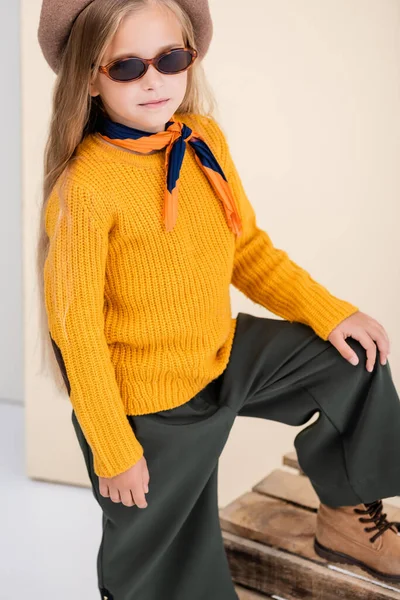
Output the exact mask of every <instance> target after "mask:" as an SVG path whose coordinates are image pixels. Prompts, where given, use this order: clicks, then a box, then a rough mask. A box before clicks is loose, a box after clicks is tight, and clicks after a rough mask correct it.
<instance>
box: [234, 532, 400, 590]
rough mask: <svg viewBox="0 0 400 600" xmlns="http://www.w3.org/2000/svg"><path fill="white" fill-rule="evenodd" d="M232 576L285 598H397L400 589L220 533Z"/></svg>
mask: <svg viewBox="0 0 400 600" xmlns="http://www.w3.org/2000/svg"><path fill="white" fill-rule="evenodd" d="M223 539H224V545H225V550H226V553H227V558H228V562H229V567H230V571H231V573H232V578H233V580H234V581H235V583H237V584H243V585H247V586H249V587H251V588H252V589H254V590H256V591H258V592H260V593H262V594H269V595H274V594H276V590H279V596H280V597H284V598H285V599H286V600H299V598H305V599H307V600H313V599H321V598H323V600H340V599H342V600H349V599H350V598H351V600H388V599H389V598H390V599H392V600H399V598H400V589H398V590H396V589H394V588H393V589H392V587H391V586H389V585H386V584H382V585H381V584H379V582H377V583H375V582H374V581H365V580H363V579H357V578H356V577H355V576H352V574H351V573H350V574H344V573H342V572H337V571H335V570H331V569H329V568H327V567H325V566H323V565H320V564H317V563H314V562H313V561H310V560H306V559H303V558H301V557H299V556H296V555H294V554H290V553H288V552H283V551H281V550H278V549H276V548H271V547H270V546H265V545H263V544H260V543H258V542H254V541H252V540H246V539H244V538H241V537H239V536H236V535H234V534H232V533H229V532H226V531H224V532H223Z"/></svg>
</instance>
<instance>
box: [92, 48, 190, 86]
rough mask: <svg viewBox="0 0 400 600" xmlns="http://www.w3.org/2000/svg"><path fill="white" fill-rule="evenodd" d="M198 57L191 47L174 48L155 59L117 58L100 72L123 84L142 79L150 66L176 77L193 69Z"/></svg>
mask: <svg viewBox="0 0 400 600" xmlns="http://www.w3.org/2000/svg"><path fill="white" fill-rule="evenodd" d="M197 55H198V52H197V50H195V48H190V47H189V46H187V47H185V48H174V49H173V50H169V51H168V52H162V53H161V54H158V55H157V56H155V57H154V58H139V57H138V56H129V57H127V58H117V59H116V60H113V61H111V62H109V63H108V64H107V65H100V66H99V71H100V72H101V73H104V75H107V77H109V78H110V79H113V80H114V81H121V82H125V81H135V80H137V79H140V78H141V77H143V75H145V73H146V72H147V70H148V68H149V65H154V67H155V68H156V69H157V71H159V72H160V73H165V74H166V75H175V74H176V73H182V72H183V71H186V69H188V68H189V67H191V66H192V64H193V63H194V61H195V60H196V58H197Z"/></svg>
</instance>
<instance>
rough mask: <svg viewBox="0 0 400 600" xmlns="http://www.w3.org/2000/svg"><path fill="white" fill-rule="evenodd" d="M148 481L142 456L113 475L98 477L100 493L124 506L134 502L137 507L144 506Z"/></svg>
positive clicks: (147, 471) (148, 477) (146, 469)
mask: <svg viewBox="0 0 400 600" xmlns="http://www.w3.org/2000/svg"><path fill="white" fill-rule="evenodd" d="M149 481H150V475H149V470H148V468H147V462H146V459H145V457H144V456H142V458H141V459H140V460H138V462H137V463H135V464H134V465H133V467H130V469H128V470H127V471H124V472H123V473H120V474H119V475H115V477H99V486H100V494H101V495H102V496H103V497H104V498H111V500H112V501H113V502H122V504H125V506H133V505H134V504H136V506H138V507H139V508H146V506H147V502H146V498H145V497H144V495H145V494H146V493H147V492H148V491H149Z"/></svg>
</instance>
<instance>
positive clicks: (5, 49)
mask: <svg viewBox="0 0 400 600" xmlns="http://www.w3.org/2000/svg"><path fill="white" fill-rule="evenodd" d="M19 11H20V7H19V2H6V0H0V23H2V28H1V36H0V56H1V69H2V72H1V84H0V114H1V127H2V144H1V146H0V181H1V192H0V210H1V218H0V292H1V305H0V307H1V310H0V331H1V338H0V401H2V402H16V403H21V402H22V401H23V331H22V318H23V315H22V302H23V298H22V261H21V253H22V249H21V238H22V230H21V212H22V210H21V201H22V200H21V88H20V58H21V56H20V38H19V35H20V27H19Z"/></svg>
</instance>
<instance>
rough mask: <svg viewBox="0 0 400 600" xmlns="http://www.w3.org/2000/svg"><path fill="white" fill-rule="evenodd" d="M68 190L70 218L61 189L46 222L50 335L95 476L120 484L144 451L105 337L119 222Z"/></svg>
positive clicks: (83, 194)
mask: <svg viewBox="0 0 400 600" xmlns="http://www.w3.org/2000/svg"><path fill="white" fill-rule="evenodd" d="M66 187H68V190H67V191H66V192H65V193H64V194H63V197H64V198H65V203H66V206H67V212H66V213H64V211H63V212H62V214H61V215H60V199H59V194H58V192H56V191H55V189H56V188H54V189H53V191H52V193H51V195H50V198H49V201H48V204H47V207H46V215H45V227H46V232H47V234H48V236H49V251H48V254H47V257H46V261H45V265H44V273H43V276H44V292H45V303H46V311H47V318H48V326H49V333H50V338H51V339H52V343H53V348H55V346H54V343H55V344H56V345H57V346H58V349H57V352H58V353H59V354H60V355H61V357H62V362H63V364H64V368H65V371H66V374H67V380H68V385H67V388H68V393H69V397H70V400H71V404H72V405H73V408H74V411H75V414H76V417H77V419H78V421H79V424H80V426H81V428H82V431H83V433H84V435H85V438H86V440H87V442H88V444H89V445H90V447H91V450H92V452H93V458H94V470H95V472H96V474H97V475H98V476H101V477H113V476H115V475H117V474H119V473H122V472H124V471H126V470H127V469H129V468H130V467H131V466H133V465H134V464H135V463H136V462H137V461H138V460H139V459H140V458H141V456H142V455H143V448H142V446H141V444H140V443H139V441H138V439H137V438H136V437H135V435H134V432H133V430H132V427H131V425H130V423H129V420H128V418H127V415H126V413H125V409H124V405H123V401H122V398H121V396H120V390H119V387H118V384H117V380H116V377H115V370H114V366H113V364H112V361H111V356H110V351H109V347H108V344H107V340H106V337H105V331H104V324H105V323H104V314H103V307H104V283H105V267H106V259H107V253H108V233H109V229H110V228H111V226H112V215H111V218H110V217H107V218H99V213H98V211H95V210H93V206H92V205H93V202H92V203H91V196H92V192H89V191H88V190H85V189H83V188H82V187H80V186H78V185H77V184H76V183H70V184H69V185H68V186H66ZM60 216H61V218H59V217H60ZM57 360H59V359H57ZM64 379H65V374H64Z"/></svg>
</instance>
